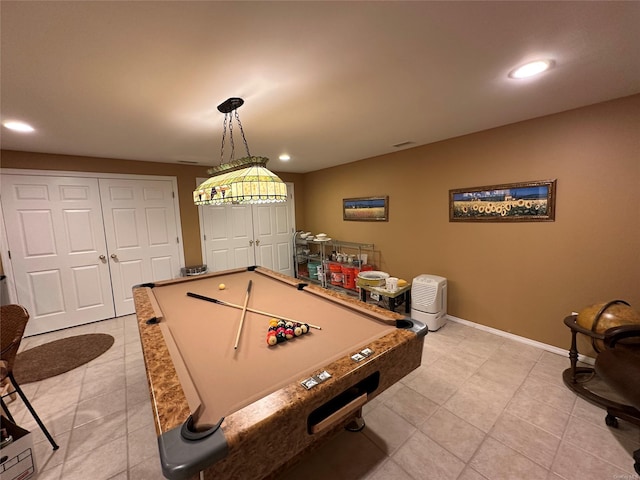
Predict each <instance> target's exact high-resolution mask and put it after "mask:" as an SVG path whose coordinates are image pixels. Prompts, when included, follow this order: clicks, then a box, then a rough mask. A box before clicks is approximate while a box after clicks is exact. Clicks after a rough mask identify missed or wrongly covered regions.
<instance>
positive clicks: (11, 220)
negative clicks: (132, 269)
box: [1, 174, 114, 335]
mask: <svg viewBox="0 0 640 480" xmlns="http://www.w3.org/2000/svg"><path fill="white" fill-rule="evenodd" d="M1 180H2V209H3V217H4V220H5V227H6V235H7V242H8V246H9V252H10V258H11V269H12V271H13V278H14V283H15V291H16V295H17V302H18V303H20V304H21V305H24V306H25V308H26V309H27V310H28V311H29V314H30V316H31V319H30V320H29V323H28V324H27V330H26V332H25V333H26V334H27V335H34V334H38V333H43V332H47V331H51V330H58V329H61V328H66V327H70V326H74V325H79V324H83V323H89V322H93V321H97V320H102V319H105V318H111V317H113V316H114V308H113V299H112V295H111V281H110V277H109V265H108V263H107V260H106V258H107V248H106V244H105V238H104V227H103V223H102V211H101V207H100V197H99V195H98V180H97V179H95V178H82V177H69V178H68V177H49V176H32V175H7V174H3V175H2V179H1Z"/></svg>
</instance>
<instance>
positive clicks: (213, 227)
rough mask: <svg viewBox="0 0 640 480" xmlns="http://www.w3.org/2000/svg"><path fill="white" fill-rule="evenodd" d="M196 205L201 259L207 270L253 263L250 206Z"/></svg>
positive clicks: (214, 270)
mask: <svg viewBox="0 0 640 480" xmlns="http://www.w3.org/2000/svg"><path fill="white" fill-rule="evenodd" d="M198 208H200V212H201V229H202V231H203V237H202V242H203V246H204V247H203V248H204V252H205V254H204V255H203V259H204V262H205V263H206V264H207V268H208V270H209V271H210V272H219V271H222V270H229V269H232V268H242V267H248V266H250V265H255V253H254V248H253V224H252V222H253V220H252V215H251V205H206V206H202V207H198Z"/></svg>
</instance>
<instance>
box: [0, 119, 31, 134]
mask: <svg viewBox="0 0 640 480" xmlns="http://www.w3.org/2000/svg"><path fill="white" fill-rule="evenodd" d="M3 125H4V126H5V127H7V128H8V129H9V130H13V131H15V132H24V133H27V132H33V131H34V128H33V127H32V126H31V125H29V124H28V123H24V122H16V121H13V120H11V121H7V122H4V123H3Z"/></svg>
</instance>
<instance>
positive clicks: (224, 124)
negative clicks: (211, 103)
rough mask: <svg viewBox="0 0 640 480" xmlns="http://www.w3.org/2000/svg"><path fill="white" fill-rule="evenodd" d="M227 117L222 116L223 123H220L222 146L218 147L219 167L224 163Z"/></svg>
mask: <svg viewBox="0 0 640 480" xmlns="http://www.w3.org/2000/svg"><path fill="white" fill-rule="evenodd" d="M227 116H228V114H226V113H225V114H224V121H223V122H222V146H221V147H220V165H222V164H223V163H224V139H225V138H226V137H227Z"/></svg>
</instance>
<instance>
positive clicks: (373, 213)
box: [342, 196, 389, 222]
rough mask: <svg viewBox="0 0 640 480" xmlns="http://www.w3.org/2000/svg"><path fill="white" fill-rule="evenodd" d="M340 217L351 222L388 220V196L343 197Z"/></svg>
mask: <svg viewBox="0 0 640 480" xmlns="http://www.w3.org/2000/svg"><path fill="white" fill-rule="evenodd" d="M342 219H343V220H345V221H352V222H388V221H389V197H388V196H382V197H362V198H344V199H343V200H342Z"/></svg>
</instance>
